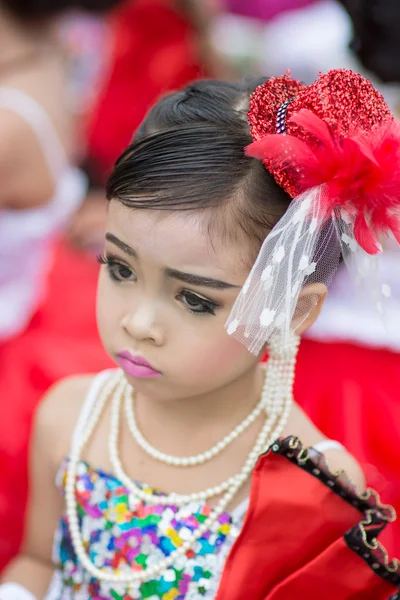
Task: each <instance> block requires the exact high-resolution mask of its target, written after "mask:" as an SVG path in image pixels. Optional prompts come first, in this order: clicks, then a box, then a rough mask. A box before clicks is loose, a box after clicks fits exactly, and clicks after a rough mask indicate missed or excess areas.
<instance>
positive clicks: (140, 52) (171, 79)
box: [87, 0, 207, 180]
mask: <svg viewBox="0 0 400 600" xmlns="http://www.w3.org/2000/svg"><path fill="white" fill-rule="evenodd" d="M177 5H178V2H174V1H173V0H129V1H128V2H127V3H125V4H124V5H123V6H122V7H121V9H120V10H119V11H118V14H117V16H116V18H115V21H114V23H113V30H114V31H113V37H114V51H113V56H112V58H111V64H110V69H109V76H108V77H107V78H106V79H105V81H104V86H103V89H102V90H101V91H100V93H99V97H98V100H97V102H96V105H95V106H94V107H93V109H92V112H91V115H90V119H89V123H88V133H87V136H88V154H89V156H90V157H91V158H92V159H93V161H94V163H95V164H96V165H97V168H98V169H99V173H102V177H103V179H104V180H105V179H106V178H107V176H108V175H109V173H110V172H111V169H112V167H113V165H114V162H115V160H116V159H117V158H118V156H119V155H120V154H121V153H122V151H123V150H124V149H125V148H126V147H127V145H128V144H129V142H130V141H131V139H132V136H133V133H134V131H135V130H136V129H137V127H138V126H139V124H140V123H141V121H142V120H143V118H144V117H145V115H146V112H147V111H148V109H149V107H150V106H152V105H153V104H154V102H156V100H157V99H158V98H159V96H161V95H162V94H163V93H165V92H167V91H170V90H175V89H179V88H181V87H183V86H184V85H186V84H187V83H188V82H189V81H191V80H194V79H198V78H199V77H202V76H206V75H207V73H206V72H205V70H204V68H202V67H201V66H200V61H199V56H198V55H197V48H196V43H195V31H194V27H193V25H192V24H191V23H190V22H189V21H188V19H187V18H186V17H185V16H184V15H183V14H179V13H178V12H177V8H176V6H177Z"/></svg>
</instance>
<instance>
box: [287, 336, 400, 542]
mask: <svg viewBox="0 0 400 600" xmlns="http://www.w3.org/2000/svg"><path fill="white" fill-rule="evenodd" d="M295 397H296V400H297V401H298V403H299V404H300V405H301V406H302V407H303V408H304V410H305V411H306V413H307V414H308V415H309V416H310V418H311V419H312V421H313V422H314V423H315V424H316V425H317V426H318V427H319V428H320V429H321V430H322V431H323V432H324V434H325V435H327V436H328V437H329V438H332V439H335V440H339V441H340V442H341V443H343V444H344V445H345V446H346V448H347V449H348V450H349V452H351V453H352V454H353V455H354V456H355V457H356V458H357V460H358V461H359V462H360V463H361V465H362V467H363V469H364V472H365V474H366V478H367V483H368V484H369V485H370V486H371V487H373V488H375V489H376V490H378V491H379V492H380V493H381V495H382V498H383V501H384V502H386V503H388V504H392V505H393V506H394V507H395V509H396V511H397V514H398V515H400V353H397V352H391V351H389V350H382V349H379V348H368V347H364V346H357V345H356V344H350V343H349V344H346V343H322V342H318V341H313V340H309V339H304V340H303V341H302V343H301V346H300V352H299V358H298V364H297V370H296V383H295ZM382 538H383V540H384V543H385V544H386V546H387V548H388V550H389V551H390V552H395V550H396V549H397V550H398V548H399V546H400V520H398V521H397V522H396V523H395V524H394V526H392V527H391V528H390V531H389V530H388V531H385V532H384V533H383V535H382Z"/></svg>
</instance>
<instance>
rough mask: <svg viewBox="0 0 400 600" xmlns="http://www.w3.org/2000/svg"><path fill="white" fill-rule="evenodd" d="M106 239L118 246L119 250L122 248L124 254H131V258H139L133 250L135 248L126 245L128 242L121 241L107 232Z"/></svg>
mask: <svg viewBox="0 0 400 600" xmlns="http://www.w3.org/2000/svg"><path fill="white" fill-rule="evenodd" d="M106 240H107V241H108V242H111V243H112V244H114V245H115V246H118V248H119V249H120V250H122V252H125V254H129V256H133V258H139V257H138V254H137V252H135V250H134V249H133V248H131V247H130V246H128V244H125V242H122V241H121V240H120V239H119V238H117V237H116V236H115V235H113V234H112V233H109V232H107V233H106Z"/></svg>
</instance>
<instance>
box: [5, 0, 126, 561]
mask: <svg viewBox="0 0 400 600" xmlns="http://www.w3.org/2000/svg"><path fill="white" fill-rule="evenodd" d="M115 4H117V0H61V1H59V2H57V1H55V0H37V1H34V0H0V173H1V189H0V364H1V377H0V397H1V403H0V413H1V416H0V424H1V425H0V440H1V441H0V514H1V515H2V516H3V513H4V510H5V507H6V500H5V499H4V496H3V495H2V494H1V490H2V489H3V486H4V485H6V484H7V481H8V482H9V481H10V480H9V479H7V476H11V473H13V475H15V473H14V472H13V471H14V468H15V467H16V465H15V463H13V462H12V460H9V459H10V458H11V457H12V456H13V455H14V452H17V447H18V442H17V440H16V438H15V435H14V434H15V428H14V426H13V419H12V415H13V414H15V413H13V409H14V410H18V408H17V407H21V405H24V403H25V402H26V397H25V396H24V393H23V388H22V389H20V388H19V385H18V384H19V381H20V380H21V379H22V380H23V377H24V376H23V370H24V369H23V361H24V357H25V356H27V355H29V353H30V346H29V344H28V345H27V344H26V343H24V342H23V340H24V339H25V334H26V333H27V331H28V330H29V329H30V323H31V321H32V319H33V318H34V316H35V314H36V313H37V311H38V310H39V307H40V304H41V302H42V300H43V298H44V297H45V295H46V293H47V284H48V272H49V269H50V267H51V264H52V260H53V258H54V252H53V250H54V241H55V237H56V236H57V235H58V234H59V232H60V231H61V230H62V229H63V228H64V227H66V226H67V224H68V221H69V219H70V218H71V217H72V215H73V213H74V212H75V211H76V210H77V208H78V207H79V206H80V204H81V202H82V201H83V199H84V197H85V194H86V189H87V182H86V177H85V175H84V174H83V172H82V171H81V170H79V169H78V168H77V167H76V166H75V165H76V164H77V162H78V160H79V152H78V148H79V139H78V135H77V127H76V121H75V115H74V112H73V110H72V108H71V105H70V102H69V95H68V89H69V79H68V77H69V73H68V56H67V55H66V53H65V49H64V47H63V46H62V44H61V43H60V40H59V38H58V35H57V27H58V17H59V16H60V15H61V14H63V13H64V11H67V10H68V9H73V8H74V9H79V8H81V9H85V8H86V9H88V10H90V11H93V12H95V13H96V12H101V13H102V12H103V11H104V10H106V9H109V8H112V7H113V6H114V5H115ZM13 348H17V349H19V351H18V352H17V353H16V354H13V352H12V349H13ZM10 364H13V365H14V368H13V369H11V371H10V372H9V378H8V376H7V375H6V373H7V372H8V370H9V365H10ZM10 382H12V385H11V387H10V385H9V383H10ZM13 389H14V391H15V394H12V393H10V392H11V391H12V390H13ZM17 390H18V392H17ZM20 392H21V393H20ZM19 417H20V418H21V419H22V420H23V421H24V420H25V414H24V412H21V413H20V415H19ZM17 473H18V470H17ZM16 479H17V480H18V475H17V477H16ZM15 487H16V491H17V493H18V483H17V484H16V486H15ZM9 516H11V515H9ZM9 528H10V529H16V530H18V523H17V522H15V521H14V522H11V521H7V522H6V521H4V522H3V518H1V519H0V563H1V562H2V559H3V556H4V553H7V551H9V545H8V539H7V538H8V535H7V532H8V530H9Z"/></svg>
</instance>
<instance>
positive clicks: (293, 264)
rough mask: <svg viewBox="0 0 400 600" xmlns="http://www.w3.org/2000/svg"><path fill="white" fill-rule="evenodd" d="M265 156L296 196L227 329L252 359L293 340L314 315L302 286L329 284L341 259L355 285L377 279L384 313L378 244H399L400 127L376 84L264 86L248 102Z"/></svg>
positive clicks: (324, 78)
mask: <svg viewBox="0 0 400 600" xmlns="http://www.w3.org/2000/svg"><path fill="white" fill-rule="evenodd" d="M248 117H249V123H250V128H251V134H252V136H253V138H254V142H253V143H252V144H250V145H249V146H248V147H247V148H246V153H247V155H248V156H251V157H255V158H259V159H261V160H262V161H263V163H264V165H265V167H266V168H267V169H268V171H269V172H270V173H271V174H272V175H273V177H274V178H275V180H276V182H277V183H278V184H279V185H280V186H281V187H282V188H283V189H284V190H285V191H286V192H287V193H288V194H289V195H290V196H291V197H292V198H293V201H292V203H291V205H290V206H289V208H288V210H287V211H286V213H285V215H284V216H283V217H282V219H281V220H280V221H279V222H278V224H277V225H276V226H275V227H274V229H273V230H272V231H271V233H270V234H269V235H268V236H267V238H266V240H265V242H264V244H263V246H262V248H261V251H260V254H259V256H258V258H257V261H256V263H255V265H254V267H253V269H252V271H251V273H250V275H249V278H248V280H247V281H246V283H245V285H244V286H243V289H242V292H241V293H240V294H239V296H238V298H237V301H236V303H235V305H234V307H233V310H232V313H231V315H230V317H229V320H228V323H227V329H228V333H230V334H234V335H235V336H236V337H238V338H239V339H240V341H242V342H243V343H244V344H245V345H246V346H247V347H248V348H249V350H251V351H252V352H255V353H257V352H259V351H260V350H261V349H262V347H263V345H264V344H265V342H266V341H268V340H269V339H270V337H271V336H272V335H274V334H279V335H282V334H283V335H284V337H285V338H286V339H288V337H289V335H290V332H291V331H292V330H295V329H297V328H298V327H299V326H300V324H301V323H302V322H303V321H304V319H305V318H306V317H307V316H308V315H309V314H310V312H311V310H312V307H313V305H314V304H315V303H316V302H317V301H318V299H319V297H320V296H321V294H319V295H318V294H316V295H315V297H314V301H313V303H311V304H310V301H309V299H308V300H307V302H305V301H304V300H302V296H301V290H302V288H303V287H305V284H312V283H322V284H324V285H325V286H327V285H328V284H329V283H330V281H331V279H332V277H333V275H334V273H335V271H336V269H337V267H338V264H339V260H340V255H341V254H342V255H343V256H344V258H345V260H346V262H347V263H348V265H349V266H350V268H351V269H352V270H355V273H356V278H357V280H358V282H360V281H362V280H364V281H365V282H368V283H369V284H370V283H371V281H372V278H374V281H373V286H372V287H373V293H374V297H375V301H376V304H377V307H378V309H379V310H382V302H381V299H380V297H381V296H382V295H383V296H388V295H389V294H390V290H389V288H388V286H387V285H384V284H383V285H380V284H379V283H378V282H377V280H376V272H377V265H376V261H374V260H373V258H372V257H373V256H374V255H376V254H378V253H379V252H380V251H381V249H382V247H381V245H380V243H379V239H380V237H381V236H383V235H389V234H393V235H394V237H395V238H396V239H397V241H398V242H399V243H400V126H399V124H398V123H397V122H396V121H395V120H394V118H393V116H392V115H391V113H390V110H389V108H388V106H387V104H386V103H385V101H384V99H383V97H382V95H381V94H380V93H379V92H378V91H377V90H376V89H375V88H374V87H373V85H372V84H371V82H370V81H368V80H367V79H365V78H363V77H361V75H358V74H356V73H353V72H352V71H349V70H344V69H338V70H334V71H330V72H328V73H327V74H325V75H320V77H319V78H318V80H317V81H316V82H315V83H313V84H312V85H310V86H308V87H307V86H304V85H303V84H302V83H300V82H299V81H296V80H293V79H291V78H290V76H289V74H286V75H283V76H281V77H277V78H271V79H269V80H268V81H267V82H266V83H263V84H262V85H260V86H259V87H258V88H257V89H256V90H255V92H254V93H253V95H252V97H251V99H250V107H249V113H248Z"/></svg>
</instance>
